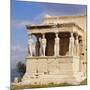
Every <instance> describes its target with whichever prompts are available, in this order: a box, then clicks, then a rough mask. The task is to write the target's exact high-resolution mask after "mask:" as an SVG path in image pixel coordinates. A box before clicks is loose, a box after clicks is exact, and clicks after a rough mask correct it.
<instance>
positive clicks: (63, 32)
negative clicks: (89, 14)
mask: <svg viewBox="0 0 90 90" xmlns="http://www.w3.org/2000/svg"><path fill="white" fill-rule="evenodd" d="M26 28H27V33H28V37H29V39H28V45H29V53H28V55H27V57H26V73H25V75H24V77H23V78H22V82H23V83H25V84H48V83H63V82H66V83H71V84H79V83H80V82H81V81H82V80H84V79H85V78H86V16H61V17H59V16H49V15H45V17H44V18H43V22H42V24H39V25H27V26H26ZM32 35H35V36H36V38H37V42H36V43H35V53H36V54H35V55H33V54H32V46H33V45H32Z"/></svg>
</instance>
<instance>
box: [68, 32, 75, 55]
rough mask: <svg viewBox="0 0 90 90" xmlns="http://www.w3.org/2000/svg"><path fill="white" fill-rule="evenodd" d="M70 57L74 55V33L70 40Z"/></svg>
mask: <svg viewBox="0 0 90 90" xmlns="http://www.w3.org/2000/svg"><path fill="white" fill-rule="evenodd" d="M69 55H70V56H73V55H74V36H73V32H71V37H70V39H69Z"/></svg>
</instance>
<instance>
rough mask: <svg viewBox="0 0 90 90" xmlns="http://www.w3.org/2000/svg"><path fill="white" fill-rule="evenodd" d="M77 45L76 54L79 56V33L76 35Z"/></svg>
mask: <svg viewBox="0 0 90 90" xmlns="http://www.w3.org/2000/svg"><path fill="white" fill-rule="evenodd" d="M75 47H76V56H78V55H79V41H78V35H77V36H76V40H75Z"/></svg>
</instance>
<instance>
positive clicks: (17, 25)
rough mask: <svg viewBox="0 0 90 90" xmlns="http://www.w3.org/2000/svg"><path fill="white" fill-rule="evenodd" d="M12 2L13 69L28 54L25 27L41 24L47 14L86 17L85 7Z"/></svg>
mask: <svg viewBox="0 0 90 90" xmlns="http://www.w3.org/2000/svg"><path fill="white" fill-rule="evenodd" d="M11 1H12V2H11V51H12V52H11V65H12V66H11V68H14V67H15V65H16V62H17V61H24V60H25V57H26V54H27V40H28V37H27V32H26V28H25V25H27V24H39V23H41V21H42V18H43V16H44V15H45V14H50V15H52V16H63V15H64V16H65V15H86V6H85V5H70V4H58V3H40V2H25V1H16V0H11Z"/></svg>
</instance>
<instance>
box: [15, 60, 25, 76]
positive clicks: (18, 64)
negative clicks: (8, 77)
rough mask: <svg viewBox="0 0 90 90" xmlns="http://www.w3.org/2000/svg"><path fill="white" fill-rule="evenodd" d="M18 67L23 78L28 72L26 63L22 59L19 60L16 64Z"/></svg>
mask: <svg viewBox="0 0 90 90" xmlns="http://www.w3.org/2000/svg"><path fill="white" fill-rule="evenodd" d="M16 67H17V72H18V73H19V75H20V78H22V77H23V75H24V74H25V72H26V65H25V64H24V63H22V62H21V61H19V62H18V63H17V65H16Z"/></svg>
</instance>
